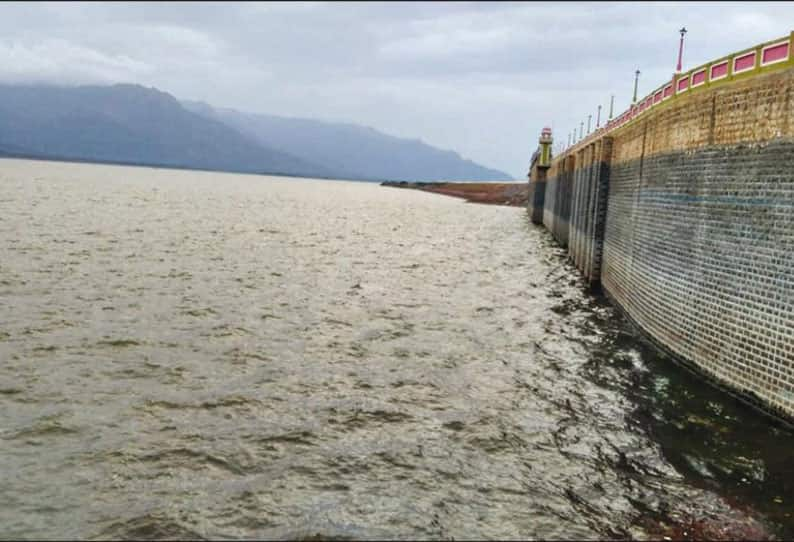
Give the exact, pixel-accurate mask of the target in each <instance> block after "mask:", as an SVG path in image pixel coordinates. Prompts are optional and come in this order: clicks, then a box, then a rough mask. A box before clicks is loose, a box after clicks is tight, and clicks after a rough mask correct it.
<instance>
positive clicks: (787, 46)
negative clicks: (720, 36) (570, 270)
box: [530, 33, 794, 420]
mask: <svg viewBox="0 0 794 542" xmlns="http://www.w3.org/2000/svg"><path fill="white" fill-rule="evenodd" d="M792 48H794V33H793V34H792V35H789V36H786V37H784V38H780V39H777V40H773V41H770V42H766V43H764V44H760V45H758V46H755V47H752V48H749V49H746V50H743V51H739V52H737V53H733V54H731V55H727V56H725V57H723V58H720V59H717V60H715V61H713V62H710V63H708V64H705V65H703V66H698V67H697V68H694V69H692V70H689V71H687V72H684V73H681V74H675V75H674V76H673V77H672V79H671V80H670V81H667V82H666V83H665V84H663V85H661V86H660V87H659V88H657V89H655V90H654V92H652V93H650V94H649V95H648V96H646V97H644V98H643V99H641V100H639V101H638V102H637V103H636V104H634V105H633V106H632V107H631V108H629V110H627V111H626V112H624V113H623V114H621V115H620V116H618V117H617V118H616V119H614V120H613V121H610V122H609V123H608V124H607V125H606V126H605V127H603V128H601V129H599V130H597V131H596V132H594V133H593V134H590V135H589V136H588V137H587V138H585V139H583V140H582V141H580V142H578V143H576V144H575V145H573V146H571V147H570V148H568V149H566V150H565V151H564V152H562V153H561V154H560V155H559V156H556V157H554V158H553V160H552V161H551V164H550V166H549V167H548V168H547V170H546V171H544V172H543V174H544V179H543V184H544V185H545V187H544V190H545V197H544V198H542V209H538V208H534V207H533V208H532V209H531V212H532V216H533V220H534V217H540V216H542V223H543V224H544V225H545V227H546V228H547V229H548V230H549V231H550V232H551V233H552V235H553V236H554V238H555V239H556V240H557V241H558V242H559V243H560V244H561V245H562V246H564V247H567V249H568V254H569V256H570V258H571V260H572V261H573V263H574V264H575V265H576V267H577V268H578V269H579V270H580V272H581V273H582V275H583V276H584V277H585V278H586V279H587V281H588V282H589V283H590V284H591V285H593V286H600V287H601V288H602V289H603V291H604V293H605V294H606V295H607V296H608V297H609V298H610V299H611V300H612V301H613V302H614V303H615V304H616V305H618V306H619V307H620V308H621V309H622V311H623V312H624V313H625V314H626V315H627V316H628V317H629V318H630V319H631V320H632V321H633V322H634V323H635V324H636V325H637V326H638V327H639V328H640V329H641V330H642V331H643V332H645V333H646V334H647V335H648V336H649V337H650V338H651V339H652V340H653V341H654V342H655V343H657V344H658V345H659V346H661V347H662V348H664V349H665V350H667V351H669V352H670V353H672V354H673V355H674V357H675V358H677V359H678V360H680V361H682V362H684V363H685V364H687V365H690V366H693V367H695V368H697V369H698V370H699V371H700V372H702V373H705V374H706V375H708V376H710V377H712V378H713V379H714V380H716V381H717V382H719V383H720V384H722V385H724V386H725V387H727V388H729V389H730V390H732V391H735V392H738V394H739V395H741V396H742V397H744V398H746V399H750V400H751V401H753V402H754V403H756V404H757V405H758V406H760V407H762V408H764V409H765V410H767V411H770V412H773V413H775V414H777V415H780V416H782V417H784V418H786V419H789V420H791V419H794V103H793V102H792V98H793V97H792V94H793V93H794V59H792ZM533 175H536V173H535V172H534V170H533V172H532V173H531V178H530V186H532V183H534V182H535V181H534V179H533V178H532V176H533ZM540 189H541V185H538V187H537V189H536V191H537V190H540ZM537 201H539V200H538V199H535V200H534V202H537ZM530 205H533V200H530ZM534 221H535V222H538V220H534Z"/></svg>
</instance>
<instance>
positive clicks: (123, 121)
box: [0, 84, 511, 181]
mask: <svg viewBox="0 0 794 542" xmlns="http://www.w3.org/2000/svg"><path fill="white" fill-rule="evenodd" d="M0 155H6V156H25V157H31V158H52V159H64V160H83V161H91V162H109V163H123V164H140V165H150V166H166V167H177V168H188V169H208V170H219V171H232V172H242V173H264V174H276V175H292V176H301V177H319V178H336V179H355V180H373V181H382V180H396V181H403V180H404V181H412V180H424V181H433V180H447V181H497V180H509V179H510V178H511V177H510V175H508V174H506V173H503V172H501V171H497V170H494V169H489V168H486V167H484V166H481V165H479V164H476V163H474V162H472V161H470V160H465V159H463V158H462V157H460V156H459V155H458V154H457V153H455V152H452V151H445V150H441V149H437V148H435V147H432V146H430V145H427V144H425V143H422V142H421V141H418V140H409V139H402V138H397V137H393V136H389V135H386V134H383V133H381V132H378V131H377V130H374V129H372V128H367V127H363V126H358V125H355V124H346V123H332V122H323V121H318V120H313V119H300V118H289V117H282V116H275V115H264V114H255V113H246V112H241V111H236V110H233V109H223V108H215V107H212V106H211V105H208V104H205V103H202V102H190V101H183V102H180V101H179V100H177V99H176V98H175V97H173V96H171V95H170V94H168V93H165V92H162V91H159V90H157V89H154V88H146V87H143V86H140V85H131V84H118V85H112V86H95V85H87V86H76V87H60V86H46V85H0Z"/></svg>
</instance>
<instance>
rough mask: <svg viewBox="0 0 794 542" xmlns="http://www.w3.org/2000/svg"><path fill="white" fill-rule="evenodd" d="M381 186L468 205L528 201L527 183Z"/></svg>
mask: <svg viewBox="0 0 794 542" xmlns="http://www.w3.org/2000/svg"><path fill="white" fill-rule="evenodd" d="M380 185H381V186H391V187H394V188H410V189H413V190H422V191H424V192H432V193H434V194H442V195H445V196H452V197H455V198H463V199H465V200H466V201H467V202H469V203H485V204H488V205H508V206H511V207H526V205H527V202H528V199H529V185H528V184H527V183H462V182H408V181H385V182H382V183H380Z"/></svg>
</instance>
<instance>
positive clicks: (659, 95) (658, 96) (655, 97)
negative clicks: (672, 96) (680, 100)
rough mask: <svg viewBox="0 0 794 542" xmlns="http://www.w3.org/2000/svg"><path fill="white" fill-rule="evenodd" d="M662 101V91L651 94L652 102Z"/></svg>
mask: <svg viewBox="0 0 794 542" xmlns="http://www.w3.org/2000/svg"><path fill="white" fill-rule="evenodd" d="M661 101H662V91H661V90H660V91H659V92H657V93H656V94H654V95H653V103H655V104H658V103H659V102H661Z"/></svg>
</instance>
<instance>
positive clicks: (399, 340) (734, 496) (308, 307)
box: [0, 160, 794, 539]
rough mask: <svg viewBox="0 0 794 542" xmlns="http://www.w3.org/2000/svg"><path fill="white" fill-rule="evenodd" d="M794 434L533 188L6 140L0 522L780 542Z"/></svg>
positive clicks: (5, 526) (173, 533) (11, 527)
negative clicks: (69, 150) (654, 308)
mask: <svg viewBox="0 0 794 542" xmlns="http://www.w3.org/2000/svg"><path fill="white" fill-rule="evenodd" d="M792 451H794V433H792V431H791V430H790V429H787V428H785V427H783V426H781V425H779V424H776V423H772V422H771V421H770V420H769V419H767V418H766V417H764V416H761V415H760V414H758V413H756V412H755V411H753V410H751V409H749V408H747V407H745V406H744V405H742V404H740V403H738V402H737V401H736V400H734V399H732V398H731V397H730V396H729V395H727V394H725V393H723V392H720V391H716V390H714V389H712V388H711V387H710V386H709V385H707V384H705V383H704V382H703V381H702V380H701V379H699V378H697V377H695V376H693V375H691V374H689V373H688V372H687V371H685V370H683V369H681V368H678V367H677V366H676V365H675V364H673V363H672V362H671V361H670V360H668V359H665V358H664V357H663V356H661V355H660V354H659V353H657V352H655V351H654V350H653V349H652V348H651V347H649V346H648V345H647V344H646V343H645V342H644V341H643V340H642V339H641V338H640V337H639V336H638V335H637V334H636V333H635V331H634V330H633V329H631V327H630V326H629V325H628V324H627V323H626V322H625V321H624V320H623V319H622V318H621V316H620V315H619V314H618V313H617V312H616V311H615V310H614V309H613V308H611V307H610V306H609V305H608V304H606V303H605V302H604V301H603V300H601V299H599V298H597V297H593V296H591V295H589V294H588V293H587V292H585V291H584V289H583V286H582V283H581V281H580V280H579V278H578V275H577V274H576V272H575V270H574V269H573V268H572V267H571V266H570V265H569V264H568V263H567V261H566V258H565V254H564V252H563V251H562V250H561V249H559V248H557V247H556V246H555V245H554V244H553V242H552V241H551V239H550V236H549V235H548V233H547V232H545V231H544V230H543V229H541V228H537V227H535V226H533V225H532V224H531V223H530V222H529V220H528V219H527V215H526V212H525V211H524V210H523V209H520V208H510V207H501V206H485V205H474V204H467V203H464V202H462V201H460V200H457V199H453V198H447V197H443V196H438V195H433V194H427V193H423V192H418V191H410V190H399V189H393V188H386V187H380V186H377V185H376V184H368V183H350V182H339V181H319V180H298V179H284V178H277V177H264V176H253V175H232V174H222V173H210V172H195V171H176V170H161V169H150V168H134V167H120V166H100V165H89V164H68V163H57V162H34V161H24V160H0V538H73V537H78V538H180V537H190V538H197V537H207V538H318V539H325V538H336V539H351V538H352V539H372V538H391V539H393V538H417V537H418V538H434V539H435V538H439V539H441V538H443V539H449V538H454V539H481V538H499V539H506V538H521V539H526V538H567V539H570V538H613V537H614V538H627V537H631V538H640V539H642V538H648V537H658V536H659V535H660V534H664V533H670V532H672V531H671V530H670V529H672V528H673V527H675V526H678V528H681V529H683V528H690V529H691V528H696V529H697V528H702V529H711V531H709V532H711V533H712V534H713V533H714V532H717V531H716V530H718V529H724V530H725V532H729V531H730V530H731V529H733V531H730V532H734V533H736V532H740V533H741V532H744V533H750V534H751V535H756V536H775V537H788V538H790V537H792V536H794V521H792V518H791V514H792V513H794V506H793V505H794V472H792V471H793V470H794V458H793V457H792ZM682 526H683V527H682ZM737 529H738V530H737Z"/></svg>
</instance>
